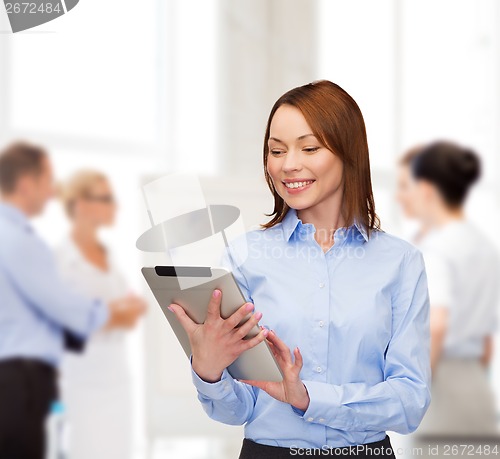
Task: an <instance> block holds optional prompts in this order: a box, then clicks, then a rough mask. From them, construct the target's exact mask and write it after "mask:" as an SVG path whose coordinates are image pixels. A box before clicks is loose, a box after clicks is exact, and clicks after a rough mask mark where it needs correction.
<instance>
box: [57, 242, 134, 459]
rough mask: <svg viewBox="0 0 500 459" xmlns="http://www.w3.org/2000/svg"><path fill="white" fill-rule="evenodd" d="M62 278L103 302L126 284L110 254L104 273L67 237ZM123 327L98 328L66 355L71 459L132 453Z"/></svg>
mask: <svg viewBox="0 0 500 459" xmlns="http://www.w3.org/2000/svg"><path fill="white" fill-rule="evenodd" d="M56 255H57V259H58V262H59V267H60V270H61V274H62V276H63V277H64V278H65V279H66V281H67V282H69V283H71V284H72V285H73V286H74V287H75V288H76V289H78V290H80V291H81V292H82V293H84V294H86V295H88V296H91V297H97V298H100V299H102V300H103V301H104V302H105V303H109V302H110V301H112V300H114V299H117V298H121V297H123V296H125V295H126V294H127V290H128V288H127V284H126V282H125V279H124V278H123V276H122V275H121V272H120V270H119V269H118V267H117V264H116V263H115V262H114V260H113V259H112V257H110V256H109V254H108V257H107V262H108V263H107V264H108V271H103V270H102V269H100V268H98V267H96V266H94V265H93V264H92V263H90V262H89V261H87V260H86V259H85V257H84V256H83V254H82V253H81V251H80V249H79V248H78V247H77V245H76V244H75V242H74V241H73V239H72V238H71V237H70V236H68V237H67V238H66V239H65V240H64V241H63V242H62V243H61V244H60V246H59V247H58V248H57V251H56ZM126 338H127V331H125V330H100V331H97V332H96V333H94V334H93V335H92V336H91V338H90V339H89V340H88V341H87V343H86V347H85V351H84V353H82V354H75V353H66V354H65V356H64V359H63V362H62V366H61V393H62V399H63V402H64V404H65V406H66V417H67V420H68V421H69V426H70V428H71V433H70V445H69V446H70V457H71V458H72V459H90V458H91V459H129V458H130V457H131V454H132V419H133V410H132V385H131V377H130V376H131V375H130V371H129V365H128V360H127V341H126Z"/></svg>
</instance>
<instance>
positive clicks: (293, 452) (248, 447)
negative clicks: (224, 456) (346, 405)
mask: <svg viewBox="0 0 500 459" xmlns="http://www.w3.org/2000/svg"><path fill="white" fill-rule="evenodd" d="M289 457H357V458H365V459H372V458H373V459H375V458H381V457H386V458H393V459H395V458H396V456H395V455H394V452H393V450H392V445H391V441H390V438H389V435H386V436H385V438H384V439H383V440H380V441H376V442H372V443H364V444H362V445H356V446H344V447H338V448H331V447H326V446H325V447H323V448H299V447H291V448H284V447H281V446H269V445H263V444H260V443H256V442H254V441H252V440H249V439H248V438H245V439H243V446H242V448H241V453H240V456H239V459H284V458H289Z"/></svg>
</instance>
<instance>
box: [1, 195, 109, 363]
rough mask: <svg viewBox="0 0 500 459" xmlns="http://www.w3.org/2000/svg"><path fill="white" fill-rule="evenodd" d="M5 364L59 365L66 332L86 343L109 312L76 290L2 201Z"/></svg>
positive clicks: (25, 221) (46, 249)
mask: <svg viewBox="0 0 500 459" xmlns="http://www.w3.org/2000/svg"><path fill="white" fill-rule="evenodd" d="M0 302H1V303H0V361H1V360H5V359H9V358H15V357H22V358H32V359H37V360H41V361H44V362H46V363H49V364H51V365H53V366H57V365H58V364H59V362H60V359H61V357H62V353H63V329H67V330H68V331H70V332H72V333H73V334H74V335H76V336H78V337H80V338H86V337H88V336H89V334H90V333H92V332H93V331H95V330H96V329H98V328H100V327H101V326H102V325H104V324H105V323H106V322H107V320H108V314H109V313H108V308H107V307H106V305H105V304H104V303H102V302H101V301H100V300H96V299H90V298H86V297H84V296H81V295H80V294H78V293H77V292H75V291H73V290H72V289H71V288H70V287H69V286H68V285H66V283H64V281H63V279H62V278H61V277H60V275H59V273H58V271H57V265H56V262H55V259H54V257H53V255H52V252H51V251H50V249H49V247H48V246H47V245H46V244H45V243H44V242H43V241H42V240H41V239H40V238H39V237H38V236H37V235H36V233H35V231H34V230H33V227H32V226H31V225H30V223H29V220H28V219H27V217H26V216H25V215H24V214H23V213H22V212H21V211H20V210H19V209H17V208H16V207H14V206H11V205H9V204H6V203H2V202H0Z"/></svg>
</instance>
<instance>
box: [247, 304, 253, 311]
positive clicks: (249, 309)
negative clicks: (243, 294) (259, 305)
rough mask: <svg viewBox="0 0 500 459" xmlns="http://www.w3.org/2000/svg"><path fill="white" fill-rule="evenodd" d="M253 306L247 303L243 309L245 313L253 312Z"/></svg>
mask: <svg viewBox="0 0 500 459" xmlns="http://www.w3.org/2000/svg"><path fill="white" fill-rule="evenodd" d="M253 308H254V305H253V304H252V303H247V305H246V307H245V309H246V310H247V311H253Z"/></svg>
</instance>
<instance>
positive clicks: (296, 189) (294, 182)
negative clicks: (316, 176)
mask: <svg viewBox="0 0 500 459" xmlns="http://www.w3.org/2000/svg"><path fill="white" fill-rule="evenodd" d="M315 181H316V180H304V179H285V180H283V182H282V183H283V185H285V188H286V191H287V193H289V194H297V193H300V192H301V191H304V190H307V189H309V188H310V187H311V185H312V184H313V183H314V182H315Z"/></svg>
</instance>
